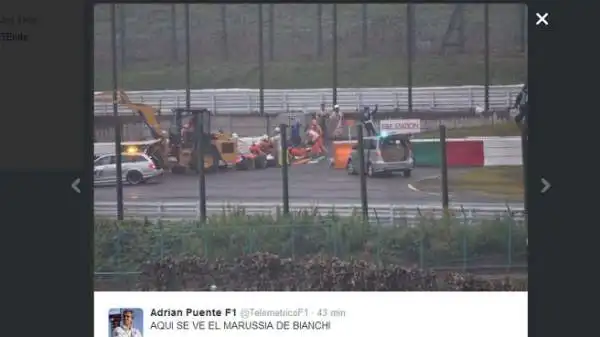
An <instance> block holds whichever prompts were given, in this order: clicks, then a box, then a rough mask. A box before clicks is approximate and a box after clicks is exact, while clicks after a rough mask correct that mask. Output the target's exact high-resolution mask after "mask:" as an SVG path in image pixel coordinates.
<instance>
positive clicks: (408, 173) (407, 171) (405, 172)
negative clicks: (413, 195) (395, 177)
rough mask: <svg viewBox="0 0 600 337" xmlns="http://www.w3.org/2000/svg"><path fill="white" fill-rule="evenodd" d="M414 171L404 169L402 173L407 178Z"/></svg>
mask: <svg viewBox="0 0 600 337" xmlns="http://www.w3.org/2000/svg"><path fill="white" fill-rule="evenodd" d="M411 173H412V171H411V170H405V171H402V175H403V176H405V177H406V178H409V177H410V175H411Z"/></svg>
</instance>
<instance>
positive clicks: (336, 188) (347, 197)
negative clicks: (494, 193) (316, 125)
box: [94, 163, 498, 204]
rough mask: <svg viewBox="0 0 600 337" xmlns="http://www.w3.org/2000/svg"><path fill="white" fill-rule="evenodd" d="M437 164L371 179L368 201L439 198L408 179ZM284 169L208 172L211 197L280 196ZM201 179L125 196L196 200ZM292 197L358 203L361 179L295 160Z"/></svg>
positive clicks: (173, 178) (106, 195) (171, 179)
mask: <svg viewBox="0 0 600 337" xmlns="http://www.w3.org/2000/svg"><path fill="white" fill-rule="evenodd" d="M439 172H440V171H439V169H428V168H419V169H415V170H414V171H413V174H412V177H410V178H405V177H402V176H401V175H394V176H392V177H382V178H368V179H367V193H368V198H369V202H370V203H393V204H403V203H404V204H414V203H431V202H437V201H440V202H441V197H440V196H439V195H437V194H435V193H426V192H418V191H413V190H411V189H410V188H409V187H408V184H410V183H414V182H415V181H418V180H419V179H423V178H428V177H432V176H436V175H439ZM281 186H282V184H281V170H280V169H278V168H269V169H265V170H254V171H226V172H219V173H213V174H208V175H206V195H207V201H209V202H221V201H229V202H268V201H273V202H280V200H281V195H282V188H281ZM198 190H199V188H198V179H197V177H196V176H194V175H192V174H189V175H171V174H169V175H166V176H165V177H164V178H163V180H162V181H161V182H158V183H148V184H143V185H138V186H127V185H125V186H124V188H123V194H124V200H125V202H132V201H138V202H143V201H145V202H159V201H163V202H178V201H181V202H190V201H195V200H198ZM289 194H290V198H291V202H292V203H293V202H314V201H318V202H320V203H359V202H360V180H359V177H358V176H349V175H347V174H346V172H345V171H344V170H334V169H331V168H329V167H328V165H327V164H326V163H320V164H312V165H297V166H292V167H290V168H289ZM94 195H95V196H94V198H95V200H96V201H113V200H116V188H115V187H109V186H107V187H96V188H95V189H94ZM450 201H451V202H454V203H460V202H465V203H467V202H498V200H497V199H496V200H493V199H492V200H486V199H482V197H481V196H477V197H475V196H468V195H452V196H451V198H450Z"/></svg>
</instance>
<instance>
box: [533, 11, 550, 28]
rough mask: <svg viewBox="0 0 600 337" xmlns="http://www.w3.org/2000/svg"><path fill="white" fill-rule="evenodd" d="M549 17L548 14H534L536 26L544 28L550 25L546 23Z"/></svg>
mask: <svg viewBox="0 0 600 337" xmlns="http://www.w3.org/2000/svg"><path fill="white" fill-rule="evenodd" d="M549 15H550V13H544V14H542V13H535V16H537V21H536V22H535V25H536V26H539V25H544V26H548V25H549V24H550V23H549V22H548V16H549Z"/></svg>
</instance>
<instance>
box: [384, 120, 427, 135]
mask: <svg viewBox="0 0 600 337" xmlns="http://www.w3.org/2000/svg"><path fill="white" fill-rule="evenodd" d="M379 129H380V130H381V132H386V133H387V134H390V135H394V134H407V133H419V132H421V120H420V119H385V120H382V121H380V122H379Z"/></svg>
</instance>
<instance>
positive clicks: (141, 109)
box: [96, 90, 164, 139]
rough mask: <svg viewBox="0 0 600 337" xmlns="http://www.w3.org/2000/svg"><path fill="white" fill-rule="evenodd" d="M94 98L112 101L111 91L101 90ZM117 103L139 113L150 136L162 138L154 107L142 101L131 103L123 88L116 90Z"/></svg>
mask: <svg viewBox="0 0 600 337" xmlns="http://www.w3.org/2000/svg"><path fill="white" fill-rule="evenodd" d="M96 98H100V99H102V100H104V101H106V100H107V99H108V100H109V101H112V92H102V93H100V94H99V95H97V96H96ZM117 104H120V105H124V106H126V107H127V108H129V109H131V110H133V111H135V112H136V113H137V114H138V115H140V117H142V120H143V121H144V124H146V126H147V127H148V129H150V132H151V133H152V137H154V138H155V139H160V138H164V136H163V133H162V129H161V128H160V123H159V122H158V119H157V118H156V109H154V108H153V107H152V106H150V105H147V104H142V103H132V102H131V101H130V100H129V96H127V94H126V93H125V91H123V90H119V91H117Z"/></svg>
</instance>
